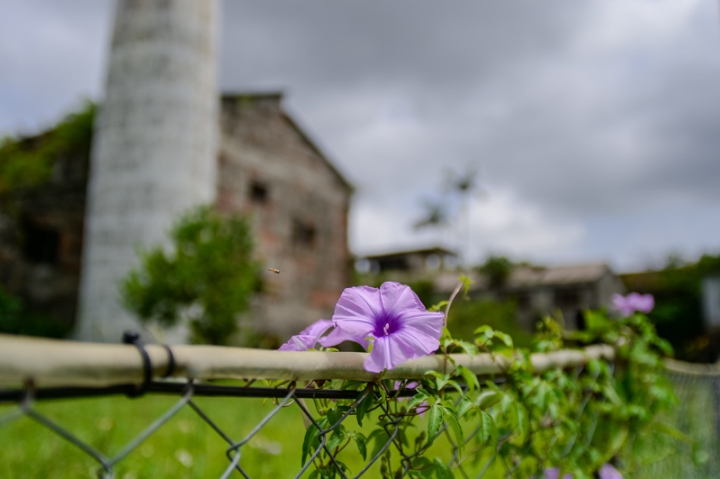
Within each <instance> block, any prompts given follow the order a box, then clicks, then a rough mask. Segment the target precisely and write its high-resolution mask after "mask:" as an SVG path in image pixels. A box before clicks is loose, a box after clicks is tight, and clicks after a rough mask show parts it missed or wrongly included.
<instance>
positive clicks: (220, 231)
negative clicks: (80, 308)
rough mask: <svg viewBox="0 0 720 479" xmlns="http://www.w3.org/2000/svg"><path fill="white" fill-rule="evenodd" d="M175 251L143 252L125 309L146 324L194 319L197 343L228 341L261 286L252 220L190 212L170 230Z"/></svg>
mask: <svg viewBox="0 0 720 479" xmlns="http://www.w3.org/2000/svg"><path fill="white" fill-rule="evenodd" d="M170 238H171V240H172V246H173V251H172V252H168V251H166V250H165V249H164V248H162V247H161V246H156V247H154V248H152V249H150V250H148V251H144V252H141V253H140V254H141V258H142V259H141V266H140V267H139V268H137V269H134V270H132V271H130V273H128V275H127V276H126V278H125V279H124V281H123V284H122V294H123V299H124V303H125V305H126V307H127V308H128V309H129V310H130V311H131V312H133V313H134V314H136V315H137V316H138V318H140V320H141V321H143V322H149V321H154V322H157V323H159V324H160V325H163V326H173V325H175V324H177V323H178V322H179V321H180V320H181V319H183V318H187V319H189V324H190V328H191V332H192V337H191V338H190V339H191V341H192V342H195V343H210V344H227V342H228V340H229V339H230V336H231V335H232V334H233V333H235V332H236V331H237V329H238V326H237V319H238V315H239V314H240V313H242V312H243V311H246V310H247V308H248V301H249V298H250V295H251V294H252V292H253V291H254V290H255V289H257V284H258V280H257V277H258V274H257V273H258V267H257V265H256V263H255V262H254V261H253V260H252V252H253V240H252V236H251V232H250V226H249V225H248V222H247V220H245V219H244V218H241V217H225V216H221V215H220V214H218V213H216V212H214V211H213V210H212V209H211V208H209V207H200V208H197V209H195V210H193V211H191V212H189V213H187V214H185V215H184V216H183V217H182V218H181V219H180V220H179V221H178V222H177V223H176V224H175V226H174V227H173V228H172V231H171V233H170Z"/></svg>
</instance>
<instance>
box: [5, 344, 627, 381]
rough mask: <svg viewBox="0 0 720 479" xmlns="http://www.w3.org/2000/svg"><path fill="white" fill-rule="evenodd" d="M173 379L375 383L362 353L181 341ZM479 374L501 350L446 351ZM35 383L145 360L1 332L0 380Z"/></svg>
mask: <svg viewBox="0 0 720 479" xmlns="http://www.w3.org/2000/svg"><path fill="white" fill-rule="evenodd" d="M145 348H146V350H147V352H148V355H149V356H150V362H151V364H152V369H153V377H161V376H163V375H164V374H165V372H166V371H167V367H168V360H169V357H168V354H167V351H166V350H165V348H163V347H162V346H159V345H156V344H148V345H146V346H145ZM172 352H173V355H174V357H175V364H176V366H175V371H174V373H173V375H172V376H173V377H176V378H194V379H286V380H310V379H355V380H361V381H373V380H374V379H376V378H377V377H378V375H377V374H373V373H369V372H367V371H365V370H364V369H363V361H364V360H365V357H366V356H367V353H345V352H331V353H325V352H289V351H288V352H285V351H268V350H260V349H247V348H231V347H223V346H195V345H193V346H191V345H178V346H173V347H172ZM451 356H452V358H453V360H454V361H455V362H456V364H458V365H462V366H464V367H466V368H468V369H470V370H471V371H472V372H474V373H475V374H477V375H492V374H502V373H503V371H505V369H506V368H507V366H508V364H509V360H508V358H506V357H504V356H500V355H490V354H478V355H477V356H474V357H469V356H467V355H465V354H453V355H451ZM613 356H614V350H613V348H612V347H610V346H607V345H595V346H589V347H587V348H585V349H583V350H563V351H557V352H553V353H547V354H533V355H532V363H533V366H534V368H535V371H537V372H541V371H545V370H547V369H551V368H556V367H558V368H569V367H574V366H579V365H582V364H585V363H587V362H588V361H590V360H592V359H598V358H604V359H608V360H610V359H612V358H613ZM446 368H447V370H448V371H451V370H453V369H454V366H453V365H452V364H450V363H447V364H446V362H445V360H444V358H443V356H425V357H422V358H419V359H415V360H411V361H407V362H405V363H403V364H401V365H399V366H398V367H396V368H395V369H393V370H391V371H387V372H386V373H385V374H384V375H383V377H384V378H388V379H418V378H421V377H422V376H424V375H425V373H426V372H428V371H431V370H432V371H443V370H445V369H446ZM28 381H32V383H33V384H34V385H35V386H36V387H53V386H78V387H107V386H114V385H121V384H140V383H141V382H142V381H143V363H142V357H141V355H140V353H139V352H138V350H137V349H136V348H135V346H132V345H124V344H99V343H83V342H76V341H61V340H52V339H37V338H28V337H22V336H9V335H2V334H0V385H3V386H18V385H22V384H23V383H26V382H28Z"/></svg>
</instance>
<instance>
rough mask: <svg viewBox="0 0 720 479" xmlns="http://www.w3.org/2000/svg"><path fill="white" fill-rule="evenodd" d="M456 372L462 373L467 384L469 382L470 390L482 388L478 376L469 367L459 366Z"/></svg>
mask: <svg viewBox="0 0 720 479" xmlns="http://www.w3.org/2000/svg"><path fill="white" fill-rule="evenodd" d="M455 372H456V373H458V374H460V376H461V377H462V378H463V380H464V381H465V384H467V387H468V390H470V391H475V390H477V389H480V382H479V381H478V378H477V376H476V375H475V373H473V372H472V371H470V370H469V369H468V368H466V367H464V366H458V367H457V369H456V370H455Z"/></svg>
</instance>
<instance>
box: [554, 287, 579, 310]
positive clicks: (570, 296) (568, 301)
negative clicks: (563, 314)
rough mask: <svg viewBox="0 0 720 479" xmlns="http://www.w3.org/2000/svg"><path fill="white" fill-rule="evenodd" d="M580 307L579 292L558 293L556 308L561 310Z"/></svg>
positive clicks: (556, 295)
mask: <svg viewBox="0 0 720 479" xmlns="http://www.w3.org/2000/svg"><path fill="white" fill-rule="evenodd" d="M579 305H580V294H579V292H578V291H567V290H566V291H562V290H560V291H556V292H555V306H557V307H558V308H560V309H566V308H577V307H578V306H579Z"/></svg>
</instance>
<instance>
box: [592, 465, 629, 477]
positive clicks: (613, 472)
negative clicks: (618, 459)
mask: <svg viewBox="0 0 720 479" xmlns="http://www.w3.org/2000/svg"><path fill="white" fill-rule="evenodd" d="M598 475H599V476H600V479H623V477H622V474H620V472H619V471H618V470H617V469H615V468H614V467H612V466H611V465H610V464H605V465H604V466H603V467H601V468H600V470H599V471H598Z"/></svg>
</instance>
